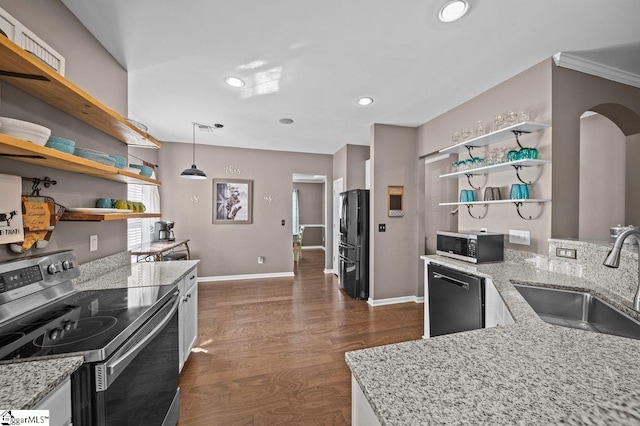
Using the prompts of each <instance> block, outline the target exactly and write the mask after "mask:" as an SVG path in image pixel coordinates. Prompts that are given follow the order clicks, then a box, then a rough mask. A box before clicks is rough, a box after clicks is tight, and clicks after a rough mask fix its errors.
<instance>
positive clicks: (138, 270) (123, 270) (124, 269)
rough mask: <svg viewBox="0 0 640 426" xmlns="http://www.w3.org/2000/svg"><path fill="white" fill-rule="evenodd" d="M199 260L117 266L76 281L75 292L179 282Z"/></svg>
mask: <svg viewBox="0 0 640 426" xmlns="http://www.w3.org/2000/svg"><path fill="white" fill-rule="evenodd" d="M198 263H200V260H179V261H173V262H142V263H133V264H127V265H124V266H119V267H116V268H115V269H113V270H112V271H111V272H108V273H106V274H100V275H97V276H92V277H91V279H90V280H88V281H82V280H77V281H76V282H75V283H74V286H75V288H76V290H79V291H82V290H103V289H107V288H122V287H145V286H153V285H168V284H173V283H175V282H176V281H178V280H181V279H182V278H184V277H185V276H186V275H187V272H189V271H190V270H191V269H193V268H195V267H196V266H197V265H198Z"/></svg>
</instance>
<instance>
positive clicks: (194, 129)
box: [191, 123, 196, 165]
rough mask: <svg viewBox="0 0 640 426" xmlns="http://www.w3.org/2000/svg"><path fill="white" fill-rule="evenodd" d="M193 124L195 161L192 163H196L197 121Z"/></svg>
mask: <svg viewBox="0 0 640 426" xmlns="http://www.w3.org/2000/svg"><path fill="white" fill-rule="evenodd" d="M192 124H193V162H192V163H191V164H193V165H195V164H196V123H192Z"/></svg>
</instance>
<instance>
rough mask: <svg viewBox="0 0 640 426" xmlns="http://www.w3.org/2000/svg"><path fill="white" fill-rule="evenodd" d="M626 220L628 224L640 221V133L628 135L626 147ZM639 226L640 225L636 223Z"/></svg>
mask: <svg viewBox="0 0 640 426" xmlns="http://www.w3.org/2000/svg"><path fill="white" fill-rule="evenodd" d="M626 149H627V150H626V167H625V170H626V179H625V182H626V186H625V213H624V217H625V222H626V224H627V225H636V223H640V197H638V188H640V171H639V170H638V164H640V133H637V134H635V135H630V136H627V147H626ZM636 226H639V225H636Z"/></svg>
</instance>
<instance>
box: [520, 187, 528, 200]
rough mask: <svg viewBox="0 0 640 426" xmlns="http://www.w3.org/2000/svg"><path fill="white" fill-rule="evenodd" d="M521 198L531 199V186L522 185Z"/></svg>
mask: <svg viewBox="0 0 640 426" xmlns="http://www.w3.org/2000/svg"><path fill="white" fill-rule="evenodd" d="M520 196H521V198H522V199H523V200H527V199H529V185H527V184H524V183H521V184H520Z"/></svg>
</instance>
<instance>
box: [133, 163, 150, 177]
mask: <svg viewBox="0 0 640 426" xmlns="http://www.w3.org/2000/svg"><path fill="white" fill-rule="evenodd" d="M129 167H133V168H134V169H140V175H141V176H144V177H151V174H152V173H153V169H152V168H151V167H147V166H143V165H142V164H129Z"/></svg>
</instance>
